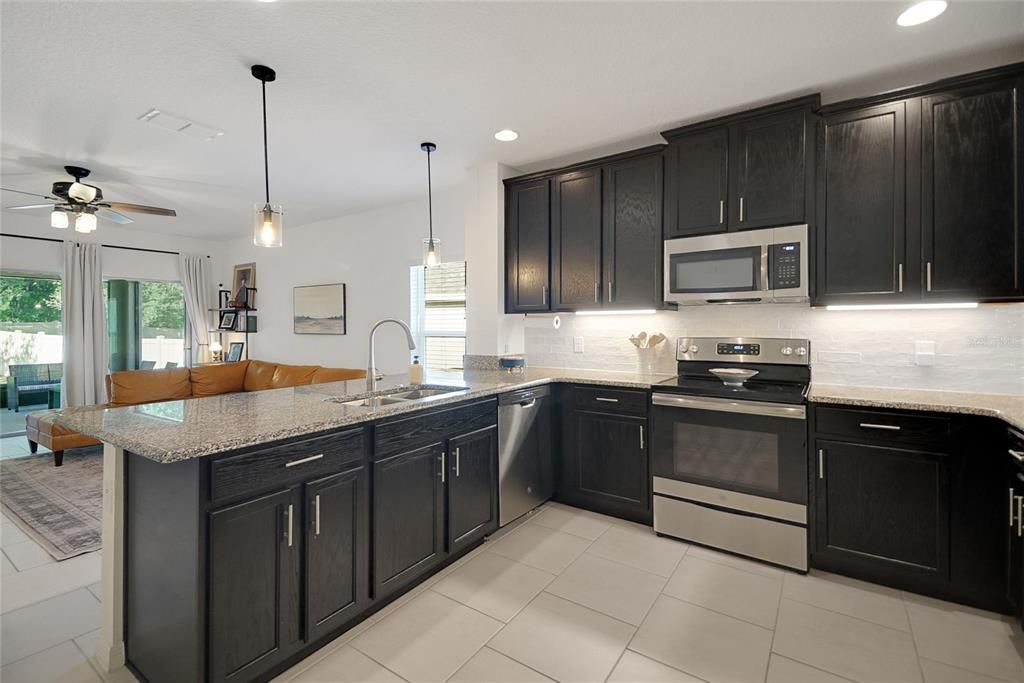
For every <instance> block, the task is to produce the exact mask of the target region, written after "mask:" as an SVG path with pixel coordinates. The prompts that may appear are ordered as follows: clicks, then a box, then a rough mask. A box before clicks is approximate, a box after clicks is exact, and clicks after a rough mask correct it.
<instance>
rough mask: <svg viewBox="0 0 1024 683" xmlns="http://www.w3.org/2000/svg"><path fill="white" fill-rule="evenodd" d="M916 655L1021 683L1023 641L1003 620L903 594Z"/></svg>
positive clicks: (1023, 677) (985, 613)
mask: <svg viewBox="0 0 1024 683" xmlns="http://www.w3.org/2000/svg"><path fill="white" fill-rule="evenodd" d="M905 597H906V604H907V612H908V613H909V614H910V628H911V630H912V631H913V633H914V641H915V642H916V643H917V653H918V654H919V655H920V656H921V657H924V658H926V659H931V660H934V661H936V662H941V663H943V664H949V665H951V666H955V667H958V668H961V669H967V670H968V671H975V672H977V673H980V674H985V675H986V676H992V677H994V678H1001V679H1004V680H1007V681H1024V638H1022V637H1021V635H1020V631H1019V630H1018V629H1017V628H1015V627H1014V626H1013V625H1012V624H1011V623H1010V622H1009V620H1008V619H1007V618H1004V617H1001V616H1000V615H998V614H992V613H990V612H984V611H982V610H977V609H972V608H970V607H963V606H961V605H954V604H952V603H948V602H942V601H941V600H932V599H930V598H925V597H921V596H916V595H910V594H905Z"/></svg>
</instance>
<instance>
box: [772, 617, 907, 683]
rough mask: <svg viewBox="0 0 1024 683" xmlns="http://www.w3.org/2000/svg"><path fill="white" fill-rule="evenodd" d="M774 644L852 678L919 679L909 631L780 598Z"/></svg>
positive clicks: (807, 661)
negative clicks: (780, 603)
mask: <svg viewBox="0 0 1024 683" xmlns="http://www.w3.org/2000/svg"><path fill="white" fill-rule="evenodd" d="M773 649H774V651H775V652H777V653H778V654H780V655H782V656H784V657H788V658H790V659H795V660H797V661H798V662H803V663H804V664H809V665H811V666H813V667H816V668H819V669H824V670H825V671H829V672H832V673H834V674H837V675H839V676H843V677H845V678H850V679H853V680H855V681H885V682H886V683H903V682H908V683H918V682H919V681H920V680H921V671H920V668H919V667H918V664H917V653H916V652H915V650H914V641H913V639H912V638H911V636H910V634H909V633H906V632H905V631H899V630H897V629H891V628H887V627H885V626H879V625H878V624H873V623H870V622H867V621H864V620H862V619H856V618H854V617H848V616H846V615H845V614H838V613H836V612H830V611H828V610H824V609H821V608H819V607H814V606H813V605H807V604H804V603H802V602H796V601H794V600H787V599H783V600H782V606H781V607H780V608H779V620H778V624H777V625H776V627H775V644H774V648H773Z"/></svg>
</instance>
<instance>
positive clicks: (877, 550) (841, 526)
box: [813, 440, 950, 583]
mask: <svg viewBox="0 0 1024 683" xmlns="http://www.w3.org/2000/svg"><path fill="white" fill-rule="evenodd" d="M815 448H816V458H817V463H816V465H817V466H816V468H815V469H816V476H815V478H814V480H813V486H814V490H815V502H816V519H815V525H816V530H817V531H816V535H817V539H816V541H817V542H816V548H815V553H814V555H815V557H814V564H815V566H820V567H822V568H825V569H831V570H833V571H842V572H844V573H845V572H847V571H849V572H850V573H854V574H855V575H857V576H860V577H861V578H867V579H869V580H874V581H879V582H882V583H888V582H893V581H900V580H903V581H904V582H906V580H907V579H910V580H925V581H929V580H934V579H941V580H948V578H949V547H950V544H949V539H950V521H949V507H950V496H949V468H948V464H947V460H948V456H947V454H945V453H933V452H926V451H917V450H904V449H900V448H889V447H885V446H872V445H865V444H855V443H846V442H841V441H826V440H818V441H817V442H816V444H815Z"/></svg>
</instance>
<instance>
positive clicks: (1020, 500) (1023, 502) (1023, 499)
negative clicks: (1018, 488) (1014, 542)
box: [1014, 496, 1024, 538]
mask: <svg viewBox="0 0 1024 683" xmlns="http://www.w3.org/2000/svg"><path fill="white" fill-rule="evenodd" d="M1014 497H1015V498H1016V499H1017V537H1018V538H1019V537H1020V536H1021V521H1020V516H1021V507H1022V506H1024V496H1014Z"/></svg>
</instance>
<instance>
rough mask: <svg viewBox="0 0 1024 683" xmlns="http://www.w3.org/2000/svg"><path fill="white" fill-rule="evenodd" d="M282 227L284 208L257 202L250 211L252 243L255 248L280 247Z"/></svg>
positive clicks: (278, 205)
mask: <svg viewBox="0 0 1024 683" xmlns="http://www.w3.org/2000/svg"><path fill="white" fill-rule="evenodd" d="M283 227H284V207H283V206H281V205H280V204H267V203H266V202H257V203H255V204H253V211H252V243H253V244H255V245H256V246H257V247H280V246H281V244H282V228H283Z"/></svg>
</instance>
